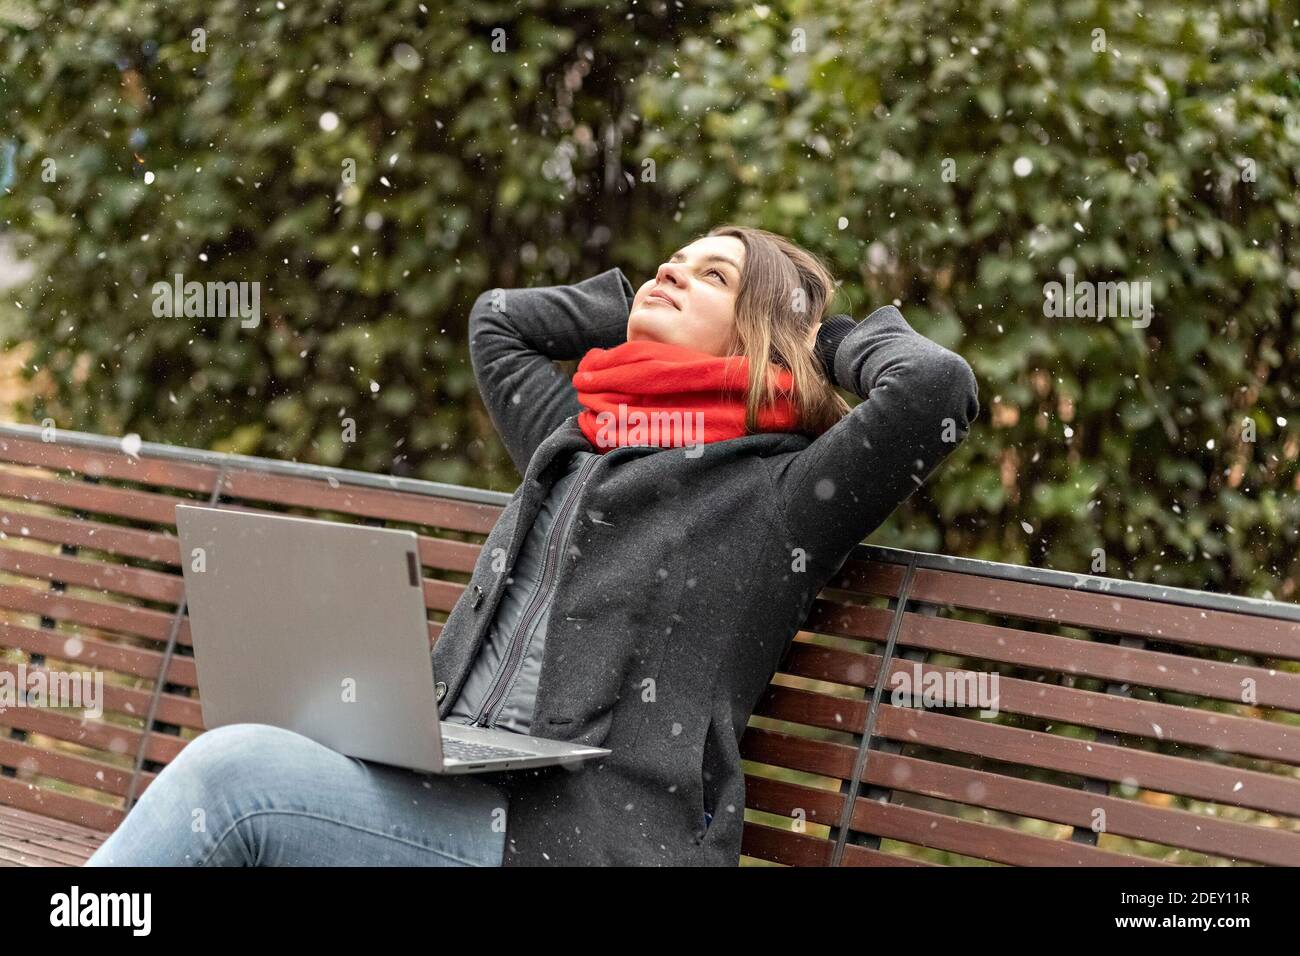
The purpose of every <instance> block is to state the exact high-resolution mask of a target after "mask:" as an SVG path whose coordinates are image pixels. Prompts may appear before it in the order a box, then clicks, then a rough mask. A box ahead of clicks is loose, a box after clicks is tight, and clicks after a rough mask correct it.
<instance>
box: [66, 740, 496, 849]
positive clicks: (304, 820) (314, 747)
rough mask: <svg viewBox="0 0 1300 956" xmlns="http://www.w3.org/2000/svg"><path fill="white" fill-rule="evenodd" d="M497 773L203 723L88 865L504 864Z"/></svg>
mask: <svg viewBox="0 0 1300 956" xmlns="http://www.w3.org/2000/svg"><path fill="white" fill-rule="evenodd" d="M491 776H492V775H491V774H469V775H464V776H445V775H441V774H426V773H421V772H419V771H415V770H404V769H401V768H399V767H390V766H388V765H386V764H378V763H370V762H368V761H365V760H360V759H358V758H355V757H346V756H344V755H343V754H340V753H337V752H336V751H333V750H331V749H329V748H328V747H326V746H324V745H322V744H319V743H316V742H315V741H314V740H311V739H310V738H308V737H304V736H303V735H301V734H298V733H295V732H293V731H291V730H285V729H283V728H280V727H272V726H269V725H267V724H252V723H245V724H228V725H226V726H223V727H216V728H214V729H212V730H209V731H206V732H205V733H202V734H200V735H199V736H198V737H196V738H195V739H194V740H193V741H191V742H190V743H189V744H188V745H187V746H186V747H185V749H184V750H182V751H181V752H180V754H179V755H178V756H177V757H176V759H175V760H173V761H172V762H171V763H170V764H168V765H167V766H166V767H164V768H163V770H162V771H161V772H160V773H159V774H158V776H157V777H156V778H155V780H154V782H153V783H152V784H150V786H149V787H148V789H146V790H145V792H144V793H143V794H142V795H141V796H140V800H139V802H137V803H136V805H135V806H134V807H132V808H131V811H130V812H129V813H128V814H127V815H126V818H125V819H124V820H123V821H122V823H121V825H120V826H118V828H117V829H116V830H115V831H114V832H113V833H112V835H111V836H109V838H108V839H107V840H106V841H105V842H104V844H103V845H102V846H101V847H100V848H99V849H98V850H96V851H95V853H94V854H93V855H92V856H91V857H90V859H89V860H87V861H86V865H87V866H353V865H355V866H366V865H376V866H378V865H387V866H499V865H500V864H501V858H502V854H503V852H504V850H505V838H506V834H505V823H506V810H507V798H506V794H505V791H503V790H502V789H501V788H500V787H499V786H497V785H496V784H494V783H493V782H492V781H491V779H490V778H491Z"/></svg>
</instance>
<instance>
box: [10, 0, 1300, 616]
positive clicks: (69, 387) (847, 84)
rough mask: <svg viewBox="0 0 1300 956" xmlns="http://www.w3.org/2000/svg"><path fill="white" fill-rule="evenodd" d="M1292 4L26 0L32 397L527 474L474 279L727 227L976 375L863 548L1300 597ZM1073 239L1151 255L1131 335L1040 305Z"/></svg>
mask: <svg viewBox="0 0 1300 956" xmlns="http://www.w3.org/2000/svg"><path fill="white" fill-rule="evenodd" d="M1284 7H1285V5H1283V4H1273V5H1272V7H1271V8H1270V7H1269V6H1268V5H1266V4H1263V3H1258V2H1245V3H1235V2H1227V0H1223V2H1208V3H1201V4H1196V5H1187V6H1184V5H1183V4H1180V3H1145V4H1139V3H1136V2H1113V3H1112V2H1064V3H1062V2H1053V0H1024V2H1012V0H1001V2H999V0H967V2H959V0H929V2H922V0H892V2H891V0H882V2H878V3H873V4H870V5H863V4H858V3H847V2H841V3H830V2H824V0H813V2H792V3H789V4H786V5H783V6H780V7H778V6H776V5H758V4H750V5H743V6H741V5H731V4H717V5H714V6H712V7H710V6H708V5H700V4H688V5H683V6H682V7H678V6H677V5H676V4H672V3H662V4H658V5H655V4H644V3H642V4H637V5H632V4H629V3H619V2H615V3H609V4H605V3H599V4H597V3H577V2H574V3H554V4H546V5H541V4H535V5H526V6H525V7H524V8H523V9H522V10H521V9H519V7H518V5H514V4H491V3H488V4H483V3H452V4H428V9H429V11H430V12H429V13H425V12H422V11H421V9H420V6H419V4H414V3H392V4H389V3H380V2H375V0H351V2H348V3H328V2H326V3H316V4H297V3H291V4H287V5H286V9H284V10H280V9H277V8H276V5H275V3H274V2H267V3H263V4H261V5H260V6H259V7H258V8H257V11H256V12H254V11H253V8H252V7H251V6H250V5H247V4H244V3H236V2H231V0H215V2H212V0H205V2H197V0H172V2H166V3H159V2H143V0H112V2H96V3H88V4H83V5H81V6H78V7H71V8H68V7H67V6H66V5H65V4H63V3H56V2H39V3H36V2H31V3H18V2H17V0H8V2H7V3H5V4H0V25H3V31H4V36H3V37H0V57H2V58H3V60H2V62H3V70H0V74H2V75H3V80H0V117H3V127H0V137H5V138H9V139H11V140H12V141H13V142H15V143H16V144H17V149H16V151H15V155H14V161H13V169H12V180H13V181H12V184H11V185H10V187H9V191H8V193H7V194H6V195H5V196H4V197H3V198H2V199H0V211H2V213H3V215H2V219H3V222H4V223H5V226H6V228H8V229H11V230H13V231H14V232H15V233H16V234H18V235H19V236H21V237H22V240H23V241H22V248H23V250H24V253H25V254H26V255H28V256H30V257H31V258H32V259H33V260H34V261H35V263H36V265H37V273H36V275H37V277H38V278H37V281H34V282H33V283H31V284H30V286H29V287H27V288H22V289H17V290H13V291H12V292H11V293H9V294H7V295H6V296H5V297H4V302H3V304H2V305H0V319H3V321H4V323H5V329H4V331H5V334H6V337H7V339H8V341H9V343H10V344H13V343H16V342H20V341H28V340H31V341H34V342H35V345H36V351H35V353H34V356H33V359H32V365H33V366H34V367H38V368H39V369H41V370H44V371H45V372H46V374H48V375H49V376H50V379H49V381H50V387H49V389H48V394H47V395H44V396H42V397H39V398H38V399H37V400H36V401H34V402H33V403H32V405H31V407H30V408H26V409H24V410H23V413H24V414H25V415H28V416H29V417H30V419H31V420H36V421H40V420H42V419H43V418H45V417H46V416H49V417H52V418H53V419H54V420H55V421H56V422H58V423H59V424H60V425H63V426H66V427H72V428H80V429H87V430H91V431H103V432H109V433H122V432H126V431H135V432H139V433H140V434H141V435H142V436H143V437H144V438H146V439H150V440H158V441H170V442H178V443H183V444H187V445H198V446H205V447H214V448H225V449H233V450H237V451H241V452H248V453H255V454H265V455H271V456H275V457H282V458H298V459H302V460H312V461H320V462H326V463H331V464H341V465H344V466H349V467H356V468H363V469H367V470H375V471H388V472H397V473H403V474H418V475H421V476H425V477H432V478H437V479H441V480H449V481H457V482H464V483H470V484H478V485H485V486H489V487H496V488H510V487H512V486H513V484H514V483H515V482H516V481H517V475H515V473H514V472H513V470H512V469H511V468H510V466H509V463H508V460H507V459H506V457H505V455H504V453H503V452H502V449H501V448H500V446H499V443H498V442H497V441H496V439H495V438H494V436H493V435H492V430H491V426H490V423H489V422H488V421H487V419H486V416H485V415H484V413H483V410H482V406H481V404H480V403H479V402H478V400H477V397H476V395H475V392H474V382H473V377H472V373H471V371H470V367H469V363H468V360H467V357H466V354H465V346H464V340H465V315H466V312H467V310H468V305H469V303H471V302H472V301H473V299H474V297H475V296H476V295H477V294H478V293H479V292H481V291H482V290H484V289H486V288H491V287H493V286H497V285H503V286H510V285H528V284H543V283H552V282H569V281H576V280H577V279H580V278H583V277H585V276H587V275H591V274H592V273H594V272H596V271H599V270H601V269H603V268H607V267H608V266H609V265H614V264H617V265H620V266H622V267H623V268H624V270H625V271H626V272H627V273H628V275H629V276H630V277H631V278H632V279H633V281H634V282H640V281H643V280H644V278H646V277H647V276H648V275H649V274H650V270H652V269H653V268H654V267H655V266H656V265H657V264H658V262H659V261H661V259H662V258H663V256H665V255H666V254H667V253H668V252H669V251H671V249H672V248H673V247H674V244H675V243H680V242H684V241H687V240H688V239H689V238H691V237H693V236H694V235H697V234H699V233H701V232H703V231H705V230H707V229H708V228H709V227H711V226H712V225H715V224H717V223H719V222H723V221H738V222H745V223H750V224H754V225H760V226H763V227H765V228H769V229H773V230H776V231H778V232H782V233H785V234H788V235H790V236H791V237H792V238H794V239H796V240H797V241H799V242H801V243H803V244H805V245H807V246H808V247H809V248H811V249H813V250H814V251H816V252H818V253H820V254H822V255H824V256H825V257H826V258H827V260H828V261H829V262H830V263H831V264H832V265H833V267H834V268H835V270H836V272H837V274H838V275H839V276H841V277H842V279H843V282H844V284H843V293H844V295H843V299H842V300H841V303H840V305H841V307H843V308H845V309H846V310H849V311H851V312H852V313H853V314H855V315H856V316H859V317H861V316H863V315H865V314H866V313H867V312H868V311H869V310H870V309H871V308H873V307H874V306H877V305H880V304H882V303H885V302H889V301H894V302H897V303H898V304H899V305H900V307H901V308H902V309H903V311H904V313H905V314H906V315H907V316H908V318H909V320H911V321H912V322H913V324H914V325H916V326H917V327H918V328H919V329H921V330H922V331H924V332H926V333H927V334H929V335H931V336H933V337H934V338H936V339H938V340H940V341H942V342H944V343H945V344H947V345H949V346H951V347H953V348H955V349H957V350H958V351H960V352H961V353H962V354H963V355H965V356H966V357H967V358H968V359H969V360H970V362H971V364H972V365H973V366H974V368H975V370H976V372H977V374H978V375H979V379H980V389H981V404H982V407H983V411H982V415H981V418H980V420H979V423H978V425H977V428H976V430H975V432H974V435H973V437H972V438H971V440H970V441H968V442H967V443H966V445H965V446H963V448H962V449H961V450H960V451H959V452H958V453H957V454H956V455H955V456H954V457H953V458H952V459H950V462H949V464H948V465H947V466H946V467H945V468H944V469H943V470H942V472H941V473H940V477H939V478H938V479H937V480H936V482H935V483H933V484H932V485H931V486H930V487H928V488H927V489H926V490H925V491H924V492H922V493H921V494H918V495H917V496H916V497H914V499H913V500H912V501H910V502H909V503H908V505H907V506H905V507H904V508H902V509H900V511H899V512H898V513H897V514H896V515H895V516H894V517H893V518H892V519H891V521H890V523H889V525H887V527H886V529H882V531H881V532H879V533H878V534H877V535H876V537H875V538H874V539H873V540H877V541H881V542H886V543H898V544H901V545H904V546H915V547H922V548H926V549H931V550H947V551H951V552H955V553H961V554H967V555H974V556H984V557H990V558H996V559H1001V560H1009V561H1016V562H1022V563H1031V564H1040V565H1048V566H1053V567H1060V568H1067V569H1071V570H1077V571H1089V570H1092V569H1093V568H1094V567H1095V566H1096V565H1095V563H1094V561H1095V557H1096V554H1097V552H1096V551H1095V549H1102V550H1103V551H1104V555H1105V560H1106V565H1105V573H1106V574H1109V575H1112V576H1121V577H1127V576H1132V577H1134V578H1139V579H1143V580H1154V581H1162V582H1167V583H1172V584H1181V585H1189V586H1196V587H1208V588H1211V589H1217V590H1225V591H1234V592H1239V593H1251V594H1271V595H1274V596H1280V597H1288V598H1290V597H1294V596H1295V588H1296V584H1297V581H1298V580H1300V566H1298V565H1297V559H1296V554H1297V546H1296V545H1297V540H1296V538H1297V530H1296V529H1297V527H1298V526H1300V494H1297V489H1298V487H1300V466H1298V465H1297V459H1298V456H1300V434H1298V429H1297V425H1298V424H1300V408H1298V407H1297V406H1298V405H1300V400H1298V397H1297V388H1298V387H1300V385H1298V384H1297V383H1300V361H1298V357H1297V346H1296V344H1295V343H1296V341H1297V338H1298V337H1300V336H1298V335H1297V333H1298V332H1300V330H1298V329H1297V319H1296V297H1297V290H1298V289H1300V248H1298V243H1297V238H1296V229H1297V217H1298V216H1300V209H1298V207H1297V198H1296V197H1297V186H1298V183H1300V111H1298V110H1297V97H1298V96H1300V81H1298V80H1297V65H1298V61H1300V57H1298V56H1297V52H1296V47H1295V42H1294V37H1295V36H1296V33H1297V27H1296V24H1295V22H1294V21H1293V20H1292V19H1291V18H1292V17H1293V16H1294V13H1293V12H1292V13H1284V12H1283V10H1284ZM498 26H499V27H502V28H504V29H505V36H506V49H505V51H504V52H494V51H493V49H492V44H493V29H494V28H495V27H498ZM196 28H202V29H203V30H205V31H206V34H205V40H206V43H205V49H204V50H203V51H202V52H199V51H196V50H195V49H194V48H193V47H194V43H193V34H192V31H193V30H194V29H196ZM1098 30H1101V31H1104V41H1105V49H1104V50H1102V49H1097V47H1098V41H1099V34H1097V33H1096V31H1098ZM326 114H329V115H331V116H333V117H336V118H337V122H336V123H333V122H330V121H329V119H328V117H327V116H326ZM46 159H53V160H54V161H55V169H56V179H55V181H54V182H53V183H50V182H46V181H43V179H42V177H41V172H42V169H43V168H45V167H43V165H42V163H43V161H44V160H46ZM348 160H353V161H355V167H356V182H355V183H354V184H345V183H344V179H343V171H344V165H345V162H346V161H348ZM945 161H951V162H950V163H945ZM945 171H948V172H949V173H950V175H945ZM146 173H151V174H152V177H151V178H152V182H150V183H149V184H146V183H145V174H146ZM1071 271H1072V272H1073V273H1075V275H1076V278H1077V279H1080V280H1089V281H1093V282H1105V281H1115V280H1129V281H1132V280H1141V279H1147V280H1150V282H1151V289H1152V293H1153V297H1154V316H1153V318H1152V321H1151V323H1150V325H1149V327H1147V328H1135V327H1134V325H1133V323H1132V322H1131V321H1129V320H1126V319H1124V320H1121V319H1113V318H1112V319H1106V320H1102V321H1098V320H1094V319H1088V318H1076V319H1066V318H1050V317H1047V316H1045V315H1044V284H1045V283H1047V282H1050V281H1054V280H1056V281H1059V280H1062V278H1063V275H1064V273H1066V272H1071ZM177 272H180V273H183V274H184V276H185V278H186V279H187V280H198V281H209V280H212V281H247V282H253V281H256V282H259V283H260V288H261V322H260V324H259V325H258V327H257V328H255V329H244V328H241V327H240V325H239V323H238V322H237V321H231V320H225V321H222V320H203V319H185V318H174V319H166V318H155V317H154V315H153V312H152V311H151V304H152V301H153V296H152V294H151V292H150V289H151V287H152V285H153V284H154V283H155V282H158V281H167V280H170V278H171V276H172V275H173V274H175V273H177ZM348 419H351V420H353V421H355V428H356V440H355V442H347V441H344V430H343V427H342V426H343V423H344V422H345V421H347V420H348ZM1247 421H1249V422H1251V423H1252V425H1251V426H1250V427H1251V428H1253V429H1254V431H1255V435H1254V440H1253V441H1250V440H1246V439H1248V438H1250V437H1251V436H1250V435H1249V434H1243V425H1244V423H1245V422H1247Z"/></svg>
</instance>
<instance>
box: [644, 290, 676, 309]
mask: <svg viewBox="0 0 1300 956" xmlns="http://www.w3.org/2000/svg"><path fill="white" fill-rule="evenodd" d="M646 301H647V302H650V301H654V302H662V303H664V305H670V306H672V307H673V308H674V309H675V308H677V303H675V302H674V301H673V300H672V299H670V298H668V296H666V295H664V294H663V293H662V292H651V293H649V294H648V295H646Z"/></svg>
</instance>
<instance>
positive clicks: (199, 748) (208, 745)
mask: <svg viewBox="0 0 1300 956" xmlns="http://www.w3.org/2000/svg"><path fill="white" fill-rule="evenodd" d="M301 739H302V738H299V735H297V734H295V733H293V731H290V730H285V729H284V728H282V727H274V726H272V725H270V724H254V723H241V724H225V725H223V726H221V727H214V728H212V729H211V730H207V731H204V732H203V733H201V734H199V735H198V736H197V737H195V738H194V739H193V740H191V741H190V742H189V743H188V744H186V745H185V748H184V749H183V750H182V751H181V752H180V753H179V754H178V755H177V756H176V758H175V759H174V760H172V762H171V768H172V769H173V770H174V771H175V773H181V772H184V773H186V774H195V775H200V776H203V777H204V778H207V779H209V780H211V781H215V782H217V783H233V782H235V781H238V780H240V779H242V778H245V777H247V776H248V775H249V774H250V773H255V772H258V771H261V770H263V769H264V768H266V767H268V766H275V764H276V762H277V759H276V757H275V756H274V755H275V754H276V753H277V752H281V753H282V752H283V750H284V749H285V748H292V747H294V746H295V745H297V744H298V743H299V742H300V740H301Z"/></svg>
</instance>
